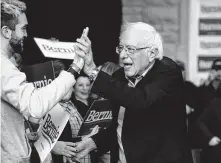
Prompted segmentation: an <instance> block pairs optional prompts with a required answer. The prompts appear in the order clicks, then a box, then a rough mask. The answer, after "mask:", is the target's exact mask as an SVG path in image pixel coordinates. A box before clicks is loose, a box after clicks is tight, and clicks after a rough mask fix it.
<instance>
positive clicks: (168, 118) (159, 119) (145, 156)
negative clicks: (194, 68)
mask: <svg viewBox="0 0 221 163" xmlns="http://www.w3.org/2000/svg"><path fill="white" fill-rule="evenodd" d="M182 87H183V78H182V75H181V71H180V70H179V68H178V67H177V65H176V64H175V62H173V61H172V60H171V59H169V58H167V57H164V58H163V59H162V60H161V61H158V60H157V61H156V62H155V64H154V66H153V68H152V69H151V70H150V71H149V72H148V73H147V74H146V76H145V77H144V78H143V79H142V80H141V81H140V82H139V83H138V84H137V85H136V87H135V88H131V87H129V86H128V81H127V80H126V79H125V74H124V71H123V69H119V70H118V71H117V72H116V73H115V74H114V75H113V77H111V76H109V75H107V74H105V73H103V72H100V73H99V74H98V76H97V78H96V81H95V82H94V84H93V87H92V89H91V91H92V92H94V93H97V94H99V95H101V96H104V97H106V98H108V99H110V100H111V101H112V103H113V105H115V107H114V108H113V122H112V125H111V127H110V128H109V129H108V130H107V131H104V132H101V133H99V134H97V135H95V136H93V137H92V138H93V140H94V141H95V143H96V145H97V147H98V151H100V152H102V151H105V150H107V148H110V149H111V162H112V163H116V162H117V160H118V151H119V148H118V143H117V133H116V128H117V118H118V111H119V106H124V107H125V108H126V111H125V115H124V121H123V129H122V143H123V148H124V152H125V156H126V160H127V163H137V162H139V163H144V162H148V163H149V162H151V163H153V162H154V163H158V162H159V163H165V162H167V161H168V162H169V161H171V162H172V161H174V162H175V161H178V160H179V161H180V160H182V161H183V162H185V163H189V162H191V161H192V160H191V158H190V157H189V156H190V155H189V153H188V149H189V148H188V145H187V142H186V123H185V116H186V113H185V101H184V99H183V95H182ZM184 155H185V156H184ZM187 160H188V161H187Z"/></svg>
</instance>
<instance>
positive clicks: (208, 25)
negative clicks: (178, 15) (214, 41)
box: [199, 18, 221, 36]
mask: <svg viewBox="0 0 221 163" xmlns="http://www.w3.org/2000/svg"><path fill="white" fill-rule="evenodd" d="M199 35H215V36H217V35H221V18H220V19H199Z"/></svg>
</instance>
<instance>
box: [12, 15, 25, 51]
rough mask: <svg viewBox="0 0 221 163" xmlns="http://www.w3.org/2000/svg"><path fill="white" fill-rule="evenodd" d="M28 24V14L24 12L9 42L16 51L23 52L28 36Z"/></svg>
mask: <svg viewBox="0 0 221 163" xmlns="http://www.w3.org/2000/svg"><path fill="white" fill-rule="evenodd" d="M27 25H28V21H27V18H26V15H25V14H24V13H22V14H21V15H20V16H19V17H18V24H16V26H15V29H14V30H12V34H11V39H10V40H9V44H10V45H11V47H12V49H13V50H14V52H16V53H19V54H21V53H22V52H23V45H24V39H25V38H26V37H27Z"/></svg>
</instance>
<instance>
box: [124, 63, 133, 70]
mask: <svg viewBox="0 0 221 163" xmlns="http://www.w3.org/2000/svg"><path fill="white" fill-rule="evenodd" d="M132 65H133V64H132V63H124V69H130V68H131V66H132Z"/></svg>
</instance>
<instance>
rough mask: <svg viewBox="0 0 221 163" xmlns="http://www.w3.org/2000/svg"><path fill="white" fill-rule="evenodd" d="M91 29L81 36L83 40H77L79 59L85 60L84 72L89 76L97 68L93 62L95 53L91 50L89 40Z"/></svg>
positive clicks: (87, 29) (84, 31)
mask: <svg viewBox="0 0 221 163" xmlns="http://www.w3.org/2000/svg"><path fill="white" fill-rule="evenodd" d="M88 31H89V28H88V27H87V28H85V29H84V30H83V33H82V35H81V38H78V39H77V43H76V46H77V48H78V49H77V50H76V53H77V55H78V56H79V57H81V58H83V59H84V63H85V64H84V72H85V73H86V74H87V75H89V74H90V73H91V71H92V70H94V69H95V68H96V65H95V63H94V60H93V53H92V49H91V41H90V40H89V38H88Z"/></svg>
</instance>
